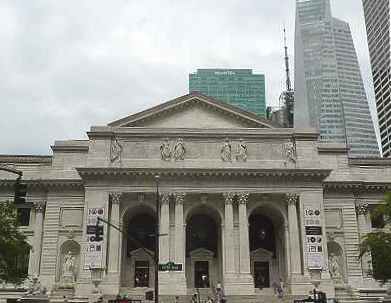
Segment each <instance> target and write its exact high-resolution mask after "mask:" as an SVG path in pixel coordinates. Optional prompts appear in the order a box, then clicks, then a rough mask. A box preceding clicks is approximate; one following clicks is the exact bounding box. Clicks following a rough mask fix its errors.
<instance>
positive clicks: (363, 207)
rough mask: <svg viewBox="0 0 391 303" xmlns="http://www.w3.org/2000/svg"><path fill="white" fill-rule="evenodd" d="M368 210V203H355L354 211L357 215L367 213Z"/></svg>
mask: <svg viewBox="0 0 391 303" xmlns="http://www.w3.org/2000/svg"><path fill="white" fill-rule="evenodd" d="M368 211H369V205H368V203H364V202H360V203H359V204H357V205H356V213H357V215H364V216H365V215H367V214H368Z"/></svg>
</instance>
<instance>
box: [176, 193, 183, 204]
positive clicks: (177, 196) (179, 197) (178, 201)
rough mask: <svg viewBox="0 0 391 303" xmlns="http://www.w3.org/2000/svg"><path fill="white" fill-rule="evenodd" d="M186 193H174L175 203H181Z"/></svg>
mask: <svg viewBox="0 0 391 303" xmlns="http://www.w3.org/2000/svg"><path fill="white" fill-rule="evenodd" d="M185 196H186V193H174V198H175V203H176V204H182V205H183V202H184V201H185Z"/></svg>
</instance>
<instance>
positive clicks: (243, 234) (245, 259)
mask: <svg viewBox="0 0 391 303" xmlns="http://www.w3.org/2000/svg"><path fill="white" fill-rule="evenodd" d="M248 197H249V193H238V201H239V237H240V248H239V249H240V250H239V256H240V261H239V268H240V273H245V274H249V273H250V243H249V234H248V219H247V202H248Z"/></svg>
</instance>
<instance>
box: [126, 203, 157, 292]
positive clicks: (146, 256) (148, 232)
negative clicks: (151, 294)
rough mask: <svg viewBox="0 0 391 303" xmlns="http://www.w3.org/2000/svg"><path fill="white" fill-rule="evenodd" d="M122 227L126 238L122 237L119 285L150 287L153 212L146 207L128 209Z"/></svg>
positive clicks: (153, 230)
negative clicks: (125, 232)
mask: <svg viewBox="0 0 391 303" xmlns="http://www.w3.org/2000/svg"><path fill="white" fill-rule="evenodd" d="M123 226H124V229H125V230H126V231H127V233H128V235H129V237H127V236H125V235H124V237H123V242H122V243H123V245H122V267H121V286H122V287H130V288H153V287H154V279H153V277H154V274H155V268H154V260H153V256H154V252H155V238H154V235H155V230H156V217H155V213H154V212H153V211H152V209H150V208H148V207H135V208H132V209H129V210H128V211H127V212H126V214H125V216H124V219H123ZM132 239H135V240H136V241H137V242H136V241H134V240H132ZM138 243H141V244H142V245H139V244H138ZM141 246H142V247H144V248H142V247H141Z"/></svg>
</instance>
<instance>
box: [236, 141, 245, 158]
mask: <svg viewBox="0 0 391 303" xmlns="http://www.w3.org/2000/svg"><path fill="white" fill-rule="evenodd" d="M236 161H239V162H246V161H247V144H246V143H245V142H244V141H243V140H242V139H240V142H239V143H238V146H237V153H236Z"/></svg>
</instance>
